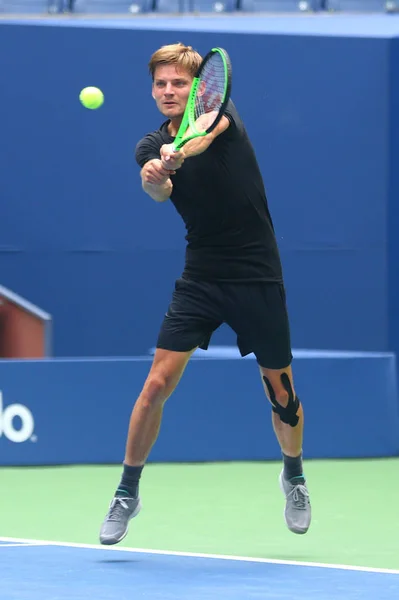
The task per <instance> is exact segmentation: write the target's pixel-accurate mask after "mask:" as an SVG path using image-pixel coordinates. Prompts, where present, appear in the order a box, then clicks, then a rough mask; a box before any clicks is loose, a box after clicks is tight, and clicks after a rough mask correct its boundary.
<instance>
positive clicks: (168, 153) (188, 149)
mask: <svg viewBox="0 0 399 600" xmlns="http://www.w3.org/2000/svg"><path fill="white" fill-rule="evenodd" d="M229 125H230V121H229V119H228V118H227V117H225V116H224V115H223V117H222V118H221V119H220V121H219V123H218V124H217V125H216V127H215V129H214V130H213V131H211V132H210V133H208V134H207V135H204V136H202V137H198V138H194V139H193V140H190V141H189V142H187V144H185V145H184V146H183V148H181V149H180V150H179V151H178V152H173V145H172V144H164V145H163V146H162V148H161V160H162V163H163V165H164V167H165V168H166V169H173V170H176V169H179V168H180V167H181V166H182V164H183V162H184V160H185V159H186V158H190V157H191V156H197V155H198V154H202V153H203V152H205V150H207V149H208V148H209V146H210V145H211V144H212V142H213V141H214V140H215V139H216V138H217V137H218V136H219V135H221V134H222V133H223V132H224V131H226V129H227V128H228V127H229Z"/></svg>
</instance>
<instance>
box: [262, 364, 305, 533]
mask: <svg viewBox="0 0 399 600" xmlns="http://www.w3.org/2000/svg"><path fill="white" fill-rule="evenodd" d="M260 371H261V376H262V381H263V386H264V389H265V392H266V395H267V397H268V399H269V401H270V402H271V404H272V406H273V412H272V422H273V429H274V431H275V434H276V437H277V440H278V442H279V444H280V447H281V451H282V453H283V460H284V469H283V472H282V473H281V475H280V485H281V487H282V490H283V492H284V494H285V496H286V499H287V503H286V509H285V519H286V523H287V526H288V528H289V529H290V530H291V531H293V532H294V533H306V532H307V530H308V529H309V526H310V521H311V507H310V502H309V493H308V490H307V487H306V482H305V477H304V474H303V467H302V442H303V423H304V417H303V408H302V405H301V403H300V401H299V399H298V398H297V396H296V394H295V389H294V382H293V378H292V369H291V367H290V366H289V367H287V368H285V369H267V368H264V367H260Z"/></svg>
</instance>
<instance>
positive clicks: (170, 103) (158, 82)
mask: <svg viewBox="0 0 399 600" xmlns="http://www.w3.org/2000/svg"><path fill="white" fill-rule="evenodd" d="M201 62H202V58H201V56H200V55H199V54H198V52H196V51H195V50H193V48H192V47H191V46H184V44H180V43H179V44H171V45H169V46H162V48H160V49H159V50H157V51H156V52H155V53H154V54H153V55H152V57H151V60H150V62H149V65H148V67H149V70H150V74H151V77H152V96H153V98H154V100H155V102H156V103H157V107H158V109H159V110H160V112H161V113H162V114H163V115H164V116H165V117H168V118H169V119H180V118H181V117H182V116H183V113H184V110H185V108H186V104H187V99H188V96H189V94H190V88H191V83H192V80H193V78H194V76H195V73H196V72H197V70H198V67H199V66H200V64H201Z"/></svg>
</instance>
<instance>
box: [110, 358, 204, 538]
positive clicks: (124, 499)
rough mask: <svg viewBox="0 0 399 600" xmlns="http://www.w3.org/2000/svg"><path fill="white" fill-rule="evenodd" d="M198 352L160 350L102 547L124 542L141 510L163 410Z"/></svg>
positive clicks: (134, 418) (136, 415) (140, 401)
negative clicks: (142, 487) (146, 465)
mask: <svg viewBox="0 0 399 600" xmlns="http://www.w3.org/2000/svg"><path fill="white" fill-rule="evenodd" d="M193 351H194V350H191V351H189V352H174V351H171V350H162V349H159V348H157V350H156V351H155V356H154V360H153V363H152V366H151V369H150V372H149V374H148V377H147V379H146V382H145V384H144V386H143V389H142V391H141V393H140V395H139V397H138V398H137V401H136V403H135V405H134V408H133V411H132V415H131V418H130V424H129V432H128V437H127V443H126V452H125V460H124V467H123V474H122V479H121V482H120V484H119V486H118V489H117V490H116V492H115V496H114V499H113V500H112V502H111V505H110V509H109V512H108V514H107V516H106V517H105V520H104V522H103V525H102V527H101V531H100V541H101V543H102V544H106V545H111V544H116V543H118V542H120V541H121V540H122V539H123V538H124V537H125V536H126V534H127V531H128V525H129V521H130V519H132V518H133V517H135V516H136V515H137V514H138V513H139V511H140V508H141V505H140V497H139V493H138V487H139V480H140V476H141V471H142V469H143V466H144V463H145V461H146V459H147V457H148V455H149V453H150V451H151V448H152V446H153V445H154V443H155V441H156V439H157V437H158V433H159V429H160V426H161V419H162V411H163V406H164V403H165V402H166V400H167V399H168V398H169V396H170V395H171V394H172V392H173V390H174V389H175V388H176V386H177V384H178V382H179V380H180V378H181V376H182V374H183V372H184V369H185V367H186V365H187V362H188V360H189V359H190V356H191V354H192V353H193Z"/></svg>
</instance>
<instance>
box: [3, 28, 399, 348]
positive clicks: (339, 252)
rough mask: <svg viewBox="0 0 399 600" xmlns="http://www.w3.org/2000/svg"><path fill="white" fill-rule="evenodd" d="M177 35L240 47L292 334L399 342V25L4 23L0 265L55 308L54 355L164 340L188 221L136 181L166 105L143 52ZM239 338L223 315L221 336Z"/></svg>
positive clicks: (308, 340) (340, 344) (379, 344)
mask: <svg viewBox="0 0 399 600" xmlns="http://www.w3.org/2000/svg"><path fill="white" fill-rule="evenodd" d="M177 40H180V41H183V42H185V43H190V44H192V45H194V46H195V47H197V48H198V50H199V51H201V52H205V51H206V50H207V49H209V47H210V46H212V45H221V46H224V47H225V48H226V49H227V50H228V52H229V53H230V55H231V58H232V62H233V69H234V83H233V98H234V100H235V102H236V104H237V106H238V108H239V110H240V112H241V114H242V116H243V118H244V121H245V122H246V125H247V128H248V130H249V132H250V134H251V136H252V139H253V142H254V145H255V147H256V150H257V153H258V157H259V161H260V164H261V167H262V171H263V174H264V177H265V182H266V187H267V190H268V195H269V202H270V206H271V210H272V213H273V216H274V221H275V225H276V231H277V235H278V240H279V244H280V248H281V253H282V258H283V263H284V268H285V277H286V284H287V290H288V303H289V308H290V312H291V322H292V338H293V344H294V346H295V347H303V348H330V349H333V348H339V349H362V350H387V349H396V340H397V339H398V338H399V331H398V329H399V327H398V326H397V325H396V329H395V331H394V332H393V333H392V332H391V335H390V333H389V322H390V319H391V318H392V316H393V315H394V313H395V312H396V307H395V305H396V304H397V303H396V298H397V297H398V294H397V293H396V296H395V295H391V296H390V300H389V301H390V312H388V310H387V306H388V289H390V288H389V286H390V273H389V268H390V267H393V265H394V259H393V258H392V256H391V258H392V261H393V262H392V263H391V264H388V261H387V251H388V226H387V216H388V210H389V209H388V200H389V199H390V200H391V205H390V210H391V211H393V210H394V209H393V205H392V200H393V198H394V196H396V197H397V196H398V175H397V174H395V173H394V164H396V165H397V164H398V161H397V160H396V163H395V162H394V159H395V157H396V158H397V159H399V148H398V142H397V137H396V139H395V136H394V134H393V131H397V130H398V116H397V115H395V116H393V121H391V120H390V118H391V115H390V109H392V110H393V106H392V102H394V101H395V100H393V98H396V103H397V101H398V98H399V93H398V83H397V82H398V77H397V76H396V79H395V76H394V73H395V72H396V73H398V70H397V68H398V67H397V64H398V44H397V41H398V40H394V42H395V43H393V41H392V40H389V39H384V38H382V37H380V38H375V39H373V38H363V37H322V36H317V35H312V36H307V35H301V36H295V35H278V34H276V35H262V34H256V35H245V43H243V38H242V36H241V35H240V34H238V33H217V32H191V33H185V32H182V31H179V32H165V31H138V30H129V29H127V28H125V29H117V28H113V29H107V28H101V27H90V28H84V27H79V26H77V27H63V26H59V27H48V26H36V25H29V26H24V25H10V24H8V25H7V24H1V25H0V73H1V94H0V110H1V115H2V127H1V145H0V164H1V169H2V177H1V180H0V186H1V187H0V194H1V202H0V240H1V242H0V282H1V283H2V284H3V285H5V286H7V287H9V288H11V289H13V290H14V291H16V292H17V293H19V294H21V295H23V296H25V297H27V298H29V300H31V301H32V302H34V303H36V304H38V305H39V306H42V307H43V308H44V309H45V310H47V311H49V312H50V313H52V314H53V316H54V333H55V335H54V351H55V354H56V355H58V356H72V355H73V356H76V355H78V356H79V355H80V356H86V355H92V356H105V355H134V354H143V353H146V352H147V350H148V348H149V347H151V346H153V345H154V343H155V340H156V335H157V331H158V327H159V324H160V322H161V320H162V317H163V314H164V311H165V309H166V306H167V303H168V301H169V297H170V293H171V291H172V288H173V282H174V278H175V277H177V276H179V274H180V272H181V269H182V267H183V258H184V239H183V238H184V229H183V226H182V224H181V223H180V221H179V218H178V216H177V215H176V214H175V212H174V209H173V207H172V205H170V203H166V204H165V205H157V204H156V203H154V202H152V201H151V200H150V199H149V198H147V197H146V196H145V195H144V194H143V192H142V191H141V189H140V182H139V176H138V171H139V170H138V167H137V165H136V164H135V162H134V155H133V153H134V147H135V144H136V142H137V140H138V139H139V138H140V137H141V136H142V135H144V134H145V133H146V132H147V131H148V130H151V129H154V128H156V127H157V126H158V124H159V123H160V122H161V116H160V115H159V114H158V113H157V112H156V110H155V108H154V105H153V101H152V99H151V96H150V81H149V78H148V76H147V73H146V64H147V62H148V58H149V56H150V54H151V53H152V52H153V51H154V50H155V49H156V48H157V47H159V46H160V45H162V44H165V43H170V42H174V41H177ZM253 53H255V54H256V56H257V57H259V61H260V62H259V63H258V64H256V65H253V66H251V62H250V57H251V56H252V55H253ZM395 65H396V66H395ZM394 69H396V71H394ZM394 81H395V83H394V84H393V85H392V86H391V87H390V82H391V83H392V82H394ZM86 85H98V86H99V87H101V88H102V89H103V90H104V93H105V98H106V101H105V105H104V107H103V108H102V109H101V110H99V111H95V112H89V111H86V110H84V109H83V108H82V107H81V106H80V104H79V102H78V94H79V91H80V89H81V88H83V87H84V86H86ZM390 93H392V94H393V95H392V97H390V96H389V94H390ZM392 127H394V128H396V129H394V130H393V129H392ZM391 147H392V149H393V152H394V154H392V153H391ZM390 169H391V170H390ZM389 173H391V175H390V177H389V175H388V174H389ZM395 210H396V212H395V213H392V214H396V223H398V218H397V217H398V215H397V209H395ZM396 230H397V228H396ZM390 250H391V251H392V252H395V253H396V250H397V248H396V245H395V244H394V245H393V246H391V248H390ZM392 331H393V330H392ZM233 339H234V338H233V335H232V333H231V332H230V331H229V330H227V329H224V328H222V329H221V330H220V332H219V333H218V334H217V335H216V336H215V342H218V343H230V342H232V341H233Z"/></svg>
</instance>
